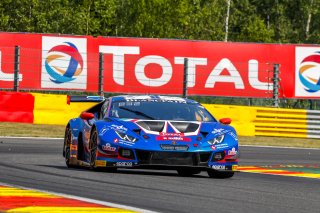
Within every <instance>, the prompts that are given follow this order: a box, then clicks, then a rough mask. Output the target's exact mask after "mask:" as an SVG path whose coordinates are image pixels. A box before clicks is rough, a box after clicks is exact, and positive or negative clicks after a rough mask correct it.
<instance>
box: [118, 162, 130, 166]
mask: <svg viewBox="0 0 320 213" xmlns="http://www.w3.org/2000/svg"><path fill="white" fill-rule="evenodd" d="M116 166H119V167H132V162H117V163H116Z"/></svg>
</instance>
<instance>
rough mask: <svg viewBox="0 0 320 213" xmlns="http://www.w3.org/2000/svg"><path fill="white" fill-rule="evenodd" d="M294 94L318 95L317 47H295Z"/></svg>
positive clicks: (319, 62)
mask: <svg viewBox="0 0 320 213" xmlns="http://www.w3.org/2000/svg"><path fill="white" fill-rule="evenodd" d="M295 96H298V97H320V48H319V47H296V72H295Z"/></svg>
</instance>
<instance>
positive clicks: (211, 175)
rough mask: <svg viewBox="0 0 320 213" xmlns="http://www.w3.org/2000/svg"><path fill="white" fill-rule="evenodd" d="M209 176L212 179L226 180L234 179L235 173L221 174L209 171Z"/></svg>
mask: <svg viewBox="0 0 320 213" xmlns="http://www.w3.org/2000/svg"><path fill="white" fill-rule="evenodd" d="M208 175H209V177H211V178H217V179H224V178H231V177H233V175H234V172H221V171H215V170H208Z"/></svg>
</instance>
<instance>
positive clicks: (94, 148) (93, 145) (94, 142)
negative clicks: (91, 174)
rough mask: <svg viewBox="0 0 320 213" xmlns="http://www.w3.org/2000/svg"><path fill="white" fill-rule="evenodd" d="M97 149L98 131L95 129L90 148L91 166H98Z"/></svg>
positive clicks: (93, 167) (91, 136) (92, 133)
mask: <svg viewBox="0 0 320 213" xmlns="http://www.w3.org/2000/svg"><path fill="white" fill-rule="evenodd" d="M97 149H98V132H97V130H96V129H93V130H92V132H91V135H90V142H89V150H90V167H91V168H92V169H95V168H96V160H97Z"/></svg>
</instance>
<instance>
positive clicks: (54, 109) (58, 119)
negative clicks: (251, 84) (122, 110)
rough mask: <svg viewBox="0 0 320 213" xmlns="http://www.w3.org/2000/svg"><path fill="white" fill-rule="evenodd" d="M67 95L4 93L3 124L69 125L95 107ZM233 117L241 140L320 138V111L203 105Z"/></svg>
mask: <svg viewBox="0 0 320 213" xmlns="http://www.w3.org/2000/svg"><path fill="white" fill-rule="evenodd" d="M66 100H67V98H66V95H52V94H40V93H15V92H0V122H1V121H2V122H25V123H34V124H55V125H65V124H66V123H67V122H68V120H69V119H71V118H74V117H77V116H78V115H79V114H80V113H81V112H82V111H83V110H85V109H88V108H89V107H91V106H92V105H94V103H72V104H70V105H68V104H67V101H66ZM203 106H204V107H206V108H207V109H208V110H209V111H210V112H211V113H212V114H213V115H214V116H215V117H216V118H217V119H220V118H223V117H229V118H231V119H232V123H231V125H232V126H233V127H234V128H235V129H236V130H237V132H238V134H239V135H241V136H276V137H298V138H320V111H316V110H298V109H280V108H268V107H248V106H234V105H217V104H203Z"/></svg>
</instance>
